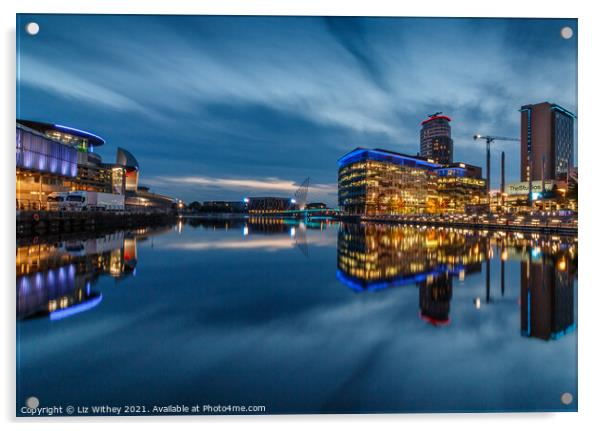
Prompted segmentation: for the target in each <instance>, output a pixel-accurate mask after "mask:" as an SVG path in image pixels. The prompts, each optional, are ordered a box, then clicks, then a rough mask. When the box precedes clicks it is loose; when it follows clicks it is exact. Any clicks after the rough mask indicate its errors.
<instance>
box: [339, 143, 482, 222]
mask: <svg viewBox="0 0 602 431" xmlns="http://www.w3.org/2000/svg"><path fill="white" fill-rule="evenodd" d="M338 186H339V207H340V208H341V211H342V213H343V214H346V215H365V216H376V215H397V214H433V213H445V212H462V211H464V210H465V209H466V206H467V205H478V204H480V203H482V202H483V200H484V199H486V196H487V194H486V187H485V180H483V179H482V178H481V169H480V168H478V167H476V166H472V165H468V164H465V163H453V164H450V165H444V166H442V165H440V164H437V163H432V162H429V161H427V160H425V159H423V158H421V157H413V156H408V155H405V154H400V153H395V152H392V151H386V150H380V149H376V150H368V149H364V148H357V149H355V150H353V151H351V152H350V153H348V154H346V155H345V156H343V157H342V158H340V159H339V179H338Z"/></svg>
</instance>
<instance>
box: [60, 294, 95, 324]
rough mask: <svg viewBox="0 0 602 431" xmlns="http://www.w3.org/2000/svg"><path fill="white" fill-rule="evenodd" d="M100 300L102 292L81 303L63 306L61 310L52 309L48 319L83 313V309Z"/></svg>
mask: <svg viewBox="0 0 602 431" xmlns="http://www.w3.org/2000/svg"><path fill="white" fill-rule="evenodd" d="M101 301H102V293H101V294H99V295H98V296H97V297H96V298H93V299H91V300H89V301H86V302H82V303H81V304H77V305H74V306H72V307H68V308H63V309H62V310H57V311H53V312H52V313H50V320H61V319H65V318H66V317H70V316H73V315H74V314H79V313H83V312H84V311H88V310H90V309H91V308H94V307H96V306H97V305H98V304H100V302H101Z"/></svg>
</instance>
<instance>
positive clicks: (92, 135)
mask: <svg viewBox="0 0 602 431" xmlns="http://www.w3.org/2000/svg"><path fill="white" fill-rule="evenodd" d="M54 127H56V128H57V129H61V130H64V131H66V132H76V133H81V134H82V135H85V136H89V137H91V138H96V139H98V140H100V141H102V143H103V144H104V143H105V140H104V139H102V138H101V137H100V136H98V135H95V134H94V133H90V132H86V131H85V130H80V129H76V128H74V127H69V126H62V125H60V124H55V125H54Z"/></svg>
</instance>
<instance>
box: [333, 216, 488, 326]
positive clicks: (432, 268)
mask: <svg viewBox="0 0 602 431" xmlns="http://www.w3.org/2000/svg"><path fill="white" fill-rule="evenodd" d="M486 249H487V238H486V237H482V236H479V235H467V234H466V232H464V231H461V230H445V229H423V228H417V227H410V226H399V225H396V226H392V225H378V224H343V225H342V226H341V229H340V230H339V236H338V252H337V256H338V259H337V260H338V271H337V277H338V278H339V280H341V281H342V282H343V283H344V284H346V285H347V286H348V287H350V288H351V289H353V290H356V291H364V290H367V291H375V290H380V289H386V288H390V287H394V286H403V285H416V284H417V285H418V286H419V287H420V294H419V296H420V298H419V303H420V317H421V318H422V319H424V320H425V321H427V322H429V323H431V324H433V325H437V326H438V325H445V324H447V323H449V320H450V318H449V312H450V302H451V298H452V290H453V277H460V278H461V279H463V278H464V277H465V276H466V274H467V273H472V272H479V271H481V262H482V260H483V258H484V256H483V254H484V252H485V251H486Z"/></svg>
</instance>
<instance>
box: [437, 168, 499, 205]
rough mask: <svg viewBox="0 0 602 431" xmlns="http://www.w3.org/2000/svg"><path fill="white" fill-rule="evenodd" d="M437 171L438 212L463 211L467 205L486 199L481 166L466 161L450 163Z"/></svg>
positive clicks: (483, 201)
mask: <svg viewBox="0 0 602 431" xmlns="http://www.w3.org/2000/svg"><path fill="white" fill-rule="evenodd" d="M436 172H437V176H438V178H437V193H438V197H439V200H438V208H439V211H440V212H464V211H465V210H466V207H467V206H469V205H472V206H475V205H481V204H483V203H485V202H486V201H487V184H486V182H485V180H484V179H483V178H481V168H480V167H478V166H473V165H469V164H467V163H452V164H450V165H447V166H444V167H442V168H439V169H436Z"/></svg>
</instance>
